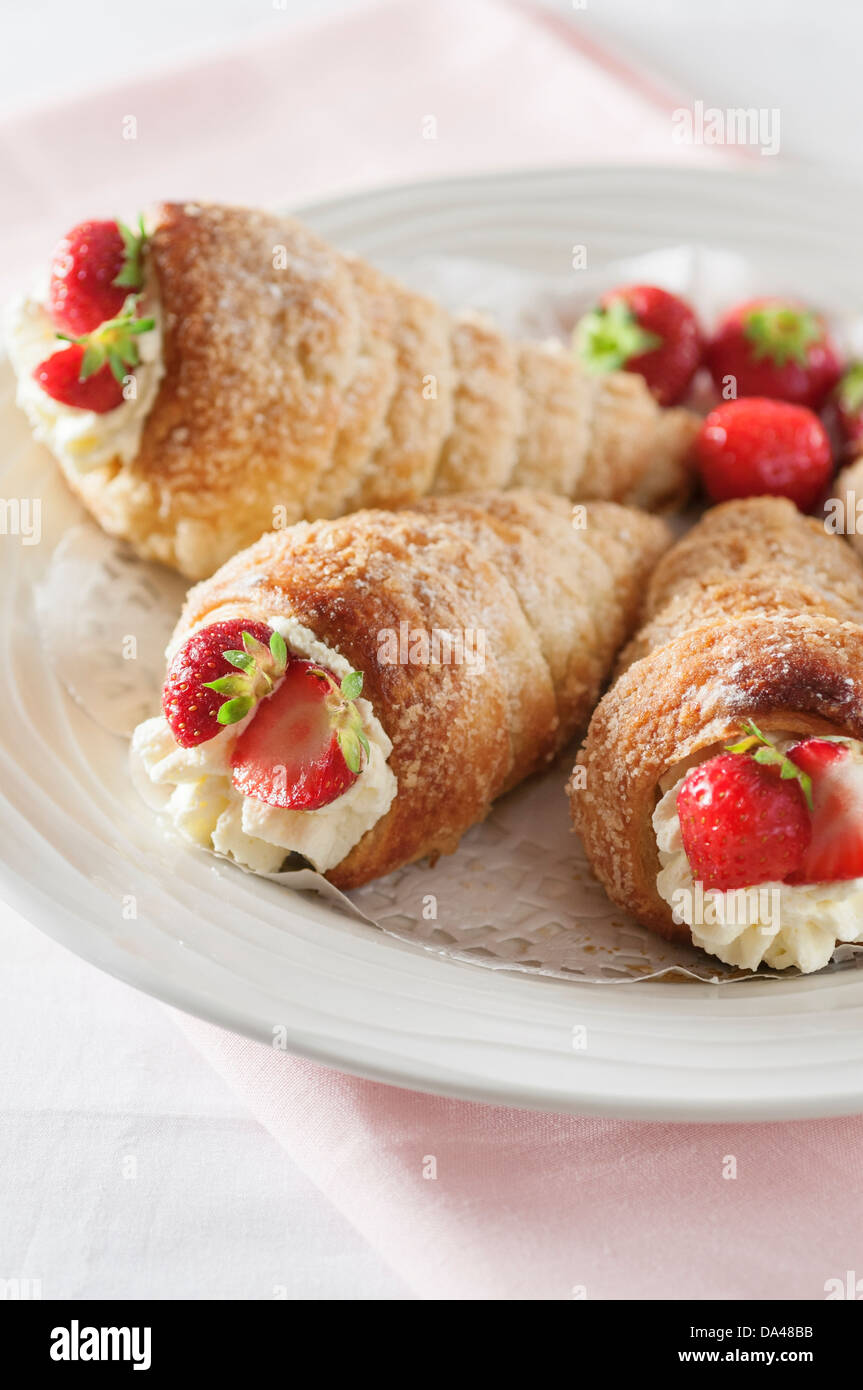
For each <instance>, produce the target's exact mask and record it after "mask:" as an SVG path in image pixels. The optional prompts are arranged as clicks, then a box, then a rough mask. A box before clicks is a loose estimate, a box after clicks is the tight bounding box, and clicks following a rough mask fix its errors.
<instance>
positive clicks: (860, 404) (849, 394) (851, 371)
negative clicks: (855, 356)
mask: <svg viewBox="0 0 863 1390" xmlns="http://www.w3.org/2000/svg"><path fill="white" fill-rule="evenodd" d="M836 398H837V400H838V401H839V404H840V405H841V407H842V409H843V410H844V411H845V412H846V413H847V414H848V415H856V414H857V412H858V411H859V410H861V409H863V362H855V363H854V365H853V367H849V368H848V370H847V372H845V375H844V376H843V377H842V380H841V381H840V382H839V385H838V386H837V387H836Z"/></svg>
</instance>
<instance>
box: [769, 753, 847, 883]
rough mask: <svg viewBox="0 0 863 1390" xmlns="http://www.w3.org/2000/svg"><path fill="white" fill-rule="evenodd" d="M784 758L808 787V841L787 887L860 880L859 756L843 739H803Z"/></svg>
mask: <svg viewBox="0 0 863 1390" xmlns="http://www.w3.org/2000/svg"><path fill="white" fill-rule="evenodd" d="M788 756H789V758H791V759H792V760H793V761H794V763H795V764H796V765H797V766H798V767H799V768H802V769H803V771H804V772H805V773H806V774H807V775H808V777H809V778H810V779H811V783H812V840H811V843H810V845H809V848H808V849H807V851H806V854H805V855H804V857H803V862H802V864H801V866H800V868H799V871H798V872H796V873H795V874H793V875H791V876H790V877H789V882H791V883H833V882H836V881H838V880H841V879H849V878H863V754H861V751H860V748H859V747H858V746H857V745H855V744H853V743H851V742H850V741H846V740H841V739H838V740H834V739H829V738H807V739H804V740H803V741H802V742H801V743H797V744H795V745H794V747H793V748H789V750H788Z"/></svg>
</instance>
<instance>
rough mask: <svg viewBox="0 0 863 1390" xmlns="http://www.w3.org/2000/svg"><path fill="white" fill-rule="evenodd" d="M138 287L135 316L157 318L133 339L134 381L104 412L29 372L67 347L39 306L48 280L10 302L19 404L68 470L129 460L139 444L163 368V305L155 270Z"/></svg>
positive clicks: (9, 324)
mask: <svg viewBox="0 0 863 1390" xmlns="http://www.w3.org/2000/svg"><path fill="white" fill-rule="evenodd" d="M145 265H146V261H145ZM141 293H142V296H143V297H142V299H141V302H140V304H139V307H138V316H139V317H140V318H154V319H155V320H156V322H155V324H154V326H153V328H152V329H151V330H150V332H149V333H142V334H141V335H140V336H139V337H138V338H137V339H136V342H137V344H138V351H139V353H140V358H141V360H140V362H139V363H138V365H137V366H136V367H135V368H134V370H133V369H132V368H130V369H129V375H130V376H132V377H134V386H132V383H128V384H127V386H126V387H125V390H126V391H127V392H129V393H130V394H129V395H128V397H127V398H126V399H124V400H123V401H122V403H121V404H120V405H118V406H117V407H116V408H115V409H114V410H108V411H106V412H105V414H104V415H99V414H97V413H96V411H94V410H79V409H78V408H77V407H75V406H71V405H64V404H63V402H62V401H55V400H54V398H53V397H52V396H49V395H48V393H47V392H46V391H43V390H42V387H41V386H40V385H39V383H38V382H37V381H36V380H35V379H34V377H33V372H34V371H35V369H36V367H38V366H39V364H40V362H44V361H45V358H46V357H51V356H53V354H54V353H55V352H61V351H63V350H64V349H66V348H68V347H69V344H68V343H63V342H62V341H61V340H60V339H59V338H58V337H57V329H56V328H55V326H54V324H53V323H52V322H51V319H50V318H49V316H48V313H47V310H46V309H45V308H44V304H45V303H46V302H47V298H48V294H47V285H46V286H45V288H44V291H43V292H41V293H37V294H33V295H24V296H21V297H19V298H18V299H17V300H15V301H14V303H13V304H12V305H11V307H10V310H9V314H8V321H7V324H6V346H7V349H8V352H9V359H10V361H11V363H12V366H13V368H14V371H15V375H16V377H17V378H18V391H17V401H18V404H19V406H20V407H21V409H22V410H23V411H24V412H25V414H26V415H27V418H28V419H29V421H30V424H31V426H32V429H33V433H34V435H35V436H36V438H37V439H38V440H39V441H40V442H41V443H42V444H46V445H47V446H48V448H49V449H50V450H51V452H52V454H54V456H55V458H56V459H57V460H58V461H59V462H60V463H61V464H62V465H63V467H64V468H65V469H67V470H68V471H69V472H70V473H72V474H82V473H88V472H89V471H90V470H91V469H93V468H99V467H101V465H102V464H105V463H110V462H111V460H112V459H119V460H120V462H121V463H129V462H130V461H131V460H132V459H133V458H134V457H135V455H136V454H137V452H138V449H139V447H140V444H141V434H142V433H143V429H144V421H145V420H146V418H147V416H148V415H149V413H150V410H151V409H152V407H153V403H154V401H155V399H156V393H157V392H158V389H159V383H160V381H161V380H162V377H163V375H164V371H165V364H164V356H163V348H162V341H163V331H162V324H163V316H162V307H161V304H160V302H159V295H158V289H157V285H156V279H155V276H154V275H153V274H152V272H150V271H149V270H147V271H146V272H145V277H144V285H143V289H142V291H141ZM132 390H133V391H134V394H131V392H132Z"/></svg>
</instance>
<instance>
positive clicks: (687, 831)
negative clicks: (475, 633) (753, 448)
mask: <svg viewBox="0 0 863 1390" xmlns="http://www.w3.org/2000/svg"><path fill="white" fill-rule="evenodd" d="M861 617H863V566H861V565H860V564H859V562H858V561H857V560H856V559H855V557H854V556H853V555H852V554H851V553H850V552H849V550H848V549H847V547H846V546H844V545H843V544H842V542H841V541H839V540H837V539H835V538H834V537H831V536H829V535H827V534H826V533H825V531H824V529H823V526H822V525H821V524H820V523H819V522H816V521H813V520H812V519H810V518H806V517H803V516H801V515H800V514H799V513H798V512H797V510H796V509H795V507H794V506H793V505H792V504H791V503H790V502H787V501H785V500H783V499H778V498H755V499H749V500H747V501H739V502H728V503H725V504H724V505H723V506H720V507H717V508H715V509H713V510H712V511H709V512H708V513H707V514H706V515H705V516H704V518H703V519H702V521H701V522H700V523H699V524H698V525H697V526H696V527H695V528H694V529H693V530H692V531H691V532H690V533H689V534H688V535H687V536H686V537H685V538H684V539H683V540H682V541H680V542H679V543H678V544H677V545H676V546H674V547H673V548H672V549H671V550H669V551H668V552H667V553H666V555H665V556H664V558H663V559H662V560H660V562H659V564H658V566H657V568H656V572H655V574H654V576H653V578H652V580H651V582H650V585H649V587H648V593H647V621H646V623H645V625H644V626H643V628H642V630H641V632H640V633H639V634H638V635H637V636H636V637H635V639H634V640H633V642H632V643H630V646H629V648H628V649H627V651H626V653H625V654H624V657H623V658H622V660H621V663H620V669H621V671H622V674H620V676H619V678H618V679H617V680H616V681H615V683H614V684H613V685H612V687H611V688H610V690H609V691H608V692H607V694H606V695H605V696H604V698H603V699H602V700H601V701H600V704H599V706H598V707H597V709H596V711H595V713H594V715H593V718H592V720H591V723H590V728H589V731H588V734H587V738H586V740H585V744H584V747H583V749H582V752H581V753H580V755H579V759H578V763H577V765H576V769H575V771H574V774H573V778H572V779H571V782H570V786H569V794H570V804H571V809H572V816H573V822H574V824H575V827H576V829H577V830H578V832H579V834H580V835H581V837H582V839H583V841H584V844H585V848H586V850H587V854H588V858H589V860H590V863H591V865H592V867H593V870H594V872H595V873H596V875H597V877H598V878H599V879H600V881H601V882H602V883H603V885H604V886H605V888H606V890H607V892H608V894H609V896H610V897H611V898H612V899H613V901H614V902H616V903H619V904H620V906H621V907H624V908H626V909H627V910H628V911H630V912H632V913H633V914H634V915H635V916H636V917H637V919H638V920H639V922H641V923H642V924H643V925H645V926H648V927H651V928H652V929H653V930H655V931H657V932H659V933H661V934H662V935H663V936H666V937H669V938H671V939H676V940H680V941H690V940H693V941H695V943H696V944H697V945H700V946H702V947H704V949H706V950H708V951H711V952H713V953H714V954H716V955H718V956H719V957H720V958H721V959H723V960H725V961H727V962H729V963H730V964H733V965H739V966H748V967H754V966H757V965H758V964H759V963H760V962H761V961H762V960H763V961H765V962H766V963H767V964H770V965H772V966H774V967H776V968H783V967H785V966H788V965H797V966H799V968H801V969H803V970H810V969H817V968H819V967H820V966H822V965H824V964H825V963H826V961H827V960H828V959H829V958H830V956H831V954H832V953H833V949H834V947H835V945H836V943H837V941H856V940H861V939H863V866H861V865H858V863H857V857H856V856H857V853H858V850H857V846H856V837H857V831H856V826H857V824H858V823H859V824H860V826H861V829H863V819H861V817H860V815H858V814H857V812H855V814H854V816H853V817H850V818H849V819H848V823H847V824H846V823H845V819H844V812H843V813H842V815H841V816H839V817H838V818H837V819H835V820H834V821H833V822H832V823H830V824H828V819H829V817H828V810H829V812H830V814H831V815H832V814H833V813H834V812H835V810H836V805H837V804H838V803H839V801H842V800H843V798H844V804H847V805H848V806H851V805H856V801H855V800H854V798H855V797H856V794H857V793H856V788H857V761H858V755H859V751H860V750H859V749H858V748H857V741H859V740H863V627H861V626H860V622H861ZM749 721H752V723H753V724H754V727H755V729H756V730H757V731H758V732H759V733H760V734H763V735H764V736H765V739H766V742H764V741H762V740H761V739H760V738H756V737H754V735H752V729H751V728H750V727H749ZM748 735H750V736H752V742H751V746H750V747H749V748H747V749H745V750H744V751H743V752H742V753H734V754H731V755H729V756H730V757H731V759H732V763H733V766H731V767H730V769H729V767H727V766H723V767H722V768H720V767H719V766H718V764H717V763H713V764H711V767H710V769H709V772H708V777H707V778H704V777H703V776H702V777H700V778H699V779H696V780H694V781H692V782H690V784H689V789H688V793H687V795H688V799H687V800H686V802H685V814H684V811H683V810H682V803H680V800H679V798H680V796H681V789H682V787H683V784H684V780H685V778H686V774H687V773H688V772H690V770H691V769H693V768H696V767H700V768H701V770H702V773H703V770H704V768H706V767H707V766H708V763H709V762H710V760H711V759H716V758H718V757H719V755H721V754H723V752H724V750H726V748H727V747H728V746H729V745H731V744H735V745H736V744H737V743H738V742H739V741H741V740H745V739H746V738H747V736H748ZM814 735H820V736H822V740H823V737H824V736H829V737H831V738H832V737H834V736H842V737H844V738H847V739H848V740H850V741H851V742H850V743H847V744H846V743H843V744H841V745H836V744H833V745H830V744H827V745H824V744H823V742H822V740H819V743H818V746H817V747H814V748H813V747H812V746H810V747H808V748H807V749H806V750H805V751H804V752H803V753H800V752H796V751H795V749H796V748H797V745H798V744H799V743H800V741H801V740H805V739H806V738H807V737H811V736H814ZM771 745H773V747H772V748H771ZM825 747H826V750H827V751H826V753H825ZM831 747H832V750H833V751H831ZM759 749H760V750H762V752H761V754H760V758H761V759H764V758H765V757H766V760H767V762H768V763H770V764H771V766H770V767H765V766H764V765H760V766H759V767H758V768H756V771H755V772H754V773H753V769H752V767H751V766H750V765H749V764H750V761H753V762H754V761H756V760H755V759H754V758H753V754H754V753H755V752H756V751H758V750H759ZM837 749H839V750H840V751H839V752H836V751H835V750H837ZM764 750H767V751H766V752H765V751H764ZM789 750H790V753H789ZM789 756H790V759H791V761H792V763H794V759H795V758H799V760H800V765H801V767H802V768H803V769H804V770H805V768H807V767H809V768H810V770H813V769H814V770H813V775H812V777H811V786H810V787H809V791H808V793H806V795H814V801H813V803H812V804H811V805H808V804H807V805H806V806H805V811H804V812H802V813H801V811H800V804H799V796H803V795H804V792H803V791H802V790H801V788H802V787H803V785H804V784H803V783H799V778H798V775H797V774H798V772H799V770H800V769H799V768H798V767H797V764H796V763H794V766H793V767H792V768H791V769H790V770H788V769H787V768H785V764H784V762H783V761H782V760H783V759H784V758H786V757H789ZM822 757H823V758H825V759H826V760H827V762H830V764H831V769H832V770H831V771H830V777H831V778H839V781H836V782H835V785H834V783H833V782H830V796H831V797H832V798H833V800H832V801H830V798H828V796H827V791H826V790H825V788H827V786H828V781H829V779H828V777H827V774H826V773H825V772H824V771H823V769H822V767H821V763H820V761H819V759H820V758H822ZM834 759H835V760H836V762H837V765H838V768H839V770H838V771H837V770H836V769H834V768H833V766H832V764H833V760H834ZM735 760H737V761H735ZM807 760H808V761H807ZM742 762H745V763H746V767H745V768H744V769H741V763H742ZM702 765H703V767H702ZM779 767H782V768H783V770H784V778H779V775H778V769H779ZM825 767H826V763H825ZM773 775H775V776H776V778H777V779H778V781H777V785H778V782H781V783H782V788H781V791H780V793H778V795H779V796H781V797H782V798H787V797H792V790H793V792H794V794H795V795H798V793H799V795H798V802H797V804H795V805H792V806H791V814H792V815H793V816H796V817H797V821H799V825H798V828H797V831H796V832H795V833H796V834H798V838H799V847H798V842H797V841H794V845H795V848H794V855H795V856H796V857H795V858H794V862H793V867H792V868H791V869H789V870H788V871H787V872H786V873H785V874H784V875H783V877H782V878H781V879H780V880H774V879H772V878H766V879H765V878H764V877H763V875H762V876H760V877H759V876H758V875H756V876H755V877H754V878H753V879H752V881H751V882H747V881H746V880H745V879H744V882H742V883H736V884H734V886H736V888H737V889H738V890H741V891H744V892H746V891H747V890H754V889H756V888H758V889H759V890H762V891H763V893H764V894H767V893H768V889H769V891H770V893H771V894H773V897H772V898H771V899H770V901H769V902H768V899H767V897H765V898H764V899H763V901H762V900H761V899H759V903H755V900H754V899H750V901H749V902H748V903H746V902H737V903H736V904H735V903H734V902H733V901H732V900H731V886H729V885H732V884H733V880H734V874H735V873H736V872H737V868H736V864H737V860H736V858H735V856H736V855H737V853H738V850H739V849H740V847H741V845H742V846H743V847H744V850H745V854H744V861H745V855H748V854H750V852H752V853H755V852H760V847H761V844H762V842H763V843H764V844H765V845H768V838H767V837H768V830H769V833H770V834H771V835H772V834H773V830H772V829H771V828H770V826H771V824H772V823H771V822H770V821H769V817H770V815H771V814H772V809H771V810H770V811H769V812H765V813H764V814H762V813H761V811H759V812H758V815H757V816H755V813H754V811H753V812H752V818H751V819H752V823H750V822H749V821H747V820H746V814H747V806H752V807H754V806H755V805H756V804H757V805H759V806H760V802H756V798H755V796H754V795H753V794H752V793H751V792H749V791H747V790H746V786H745V784H746V782H747V779H749V780H751V779H752V778H753V777H754V778H755V779H756V781H757V782H758V786H757V787H756V792H757V794H758V795H759V796H760V794H761V787H760V783H761V782H762V781H763V779H764V778H765V777H768V778H769V777H771V776H773ZM711 777H712V778H713V781H712V782H711V780H710V779H711ZM723 778H726V779H727V780H726V781H723V780H722V779H723ZM788 778H790V781H791V783H792V784H793V786H792V788H789V787H788V786H787V785H786V781H785V779H788ZM843 779H844V780H843ZM738 782H739V783H740V784H741V787H742V788H743V789H742V790H741V789H740V788H739V787H738ZM798 783H799V785H798ZM705 788H707V790H705ZM860 789H861V791H863V782H861V788H860ZM774 793H775V787H774V785H773V783H772V782H768V784H767V787H766V791H765V795H767V796H768V797H770V796H774ZM696 794H697V796H698V797H700V798H701V800H697V801H696V800H693V798H694V797H695V796H696ZM738 795H739V796H740V798H741V802H740V806H738V805H737V802H736V801H735V797H737V796H738ZM747 796H749V797H750V800H749V802H747ZM705 798H706V799H705ZM819 798H820V799H819ZM792 800H793V797H792ZM828 802H829V806H828ZM693 806H696V807H700V808H701V810H700V811H696V812H693V811H692V807H693ZM717 807H718V809H717ZM740 807H742V808H743V809H742V810H741V809H740ZM782 809H783V808H782V807H780V810H782ZM858 810H859V811H860V812H863V805H861V806H860V807H859V808H858ZM776 814H777V817H778V816H779V811H777V813H776ZM681 815H683V820H681ZM724 816H727V817H728V820H727V821H723V819H722V818H723V817H724ZM734 816H737V817H738V820H737V821H734V819H733V817H734ZM765 816H766V817H767V819H765ZM687 817H691V819H690V820H689V821H687ZM699 817H700V819H699ZM807 817H808V819H807ZM729 825H734V826H735V827H736V828H735V832H734V834H732V833H731V831H730V830H729V828H728V827H729ZM690 827H694V828H690ZM822 830H823V834H822ZM783 834H785V829H783ZM831 834H832V845H833V849H834V850H836V851H837V854H838V855H839V857H840V858H841V859H842V863H841V864H840V863H839V862H838V858H837V855H835V854H832V851H831V855H824V854H821V853H820V849H821V848H823V845H822V841H823V842H824V843H827V842H828V841H829V840H830V836H831ZM687 836H688V838H687ZM699 837H701V838H699ZM852 842H853V843H852ZM772 843H773V841H772V840H771V841H770V842H769V844H770V845H772ZM789 843H790V840H789V837H788V835H786V838H785V840H784V841H783V844H784V847H785V848H784V850H783V852H786V851H787V852H788V853H789V854H790V853H791V850H790V849H789V848H788V846H789ZM768 849H769V845H768ZM816 849H818V850H819V854H817V855H816ZM771 853H772V851H771ZM696 854H697V856H698V857H697V860H696ZM831 856H832V857H831ZM768 861H769V855H768V856H767V857H765V859H764V863H765V864H767V863H768ZM696 862H697V863H698V864H702V863H709V864H710V874H709V877H708V878H706V877H705V876H704V875H703V874H702V875H701V877H699V875H698V874H697V873H696V871H695V869H694V868H693V865H694V864H695V863H696ZM780 862H782V863H783V865H784V863H785V861H784V860H781V861H780ZM789 862H791V861H790V860H789ZM826 864H830V865H832V868H830V869H829V871H828V870H827V869H825V868H823V866H824V865H826ZM816 865H821V866H822V867H821V868H820V869H819V868H818V867H816ZM858 867H859V868H860V873H859V874H858V873H857V868H858ZM765 871H766V870H765ZM741 872H742V873H744V874H745V872H746V869H745V863H744V866H743V867H742V869H741ZM819 873H823V874H825V875H826V877H819ZM723 874H724V877H723ZM705 884H706V886H707V889H709V890H713V887H714V885H718V886H717V887H716V888H715V891H716V892H717V893H718V894H720V897H718V898H717V899H716V900H715V901H710V902H708V904H707V906H708V908H709V910H710V911H709V913H707V916H710V914H713V917H714V920H705V918H704V915H702V917H701V918H698V917H695V918H694V919H693V914H694V913H695V912H696V909H698V894H697V890H698V887H699V885H701V891H702V899H703V897H704V891H705ZM708 896H709V894H708ZM768 896H769V895H768ZM765 903H767V906H766V907H765ZM759 904H760V905H759ZM701 907H702V910H704V902H702V904H701ZM735 907H736V908H737V909H738V915H737V917H736V918H735V916H734V913H733V912H732V911H731V909H732V908H735ZM768 909H770V910H772V916H771V915H770V911H769V910H768ZM723 912H724V913H725V917H726V919H727V920H724V921H722V920H715V919H716V918H717V917H719V916H721V914H722V913H723Z"/></svg>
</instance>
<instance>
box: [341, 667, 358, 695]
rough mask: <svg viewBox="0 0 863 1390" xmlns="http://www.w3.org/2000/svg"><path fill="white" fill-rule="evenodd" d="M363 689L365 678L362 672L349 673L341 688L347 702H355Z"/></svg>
mask: <svg viewBox="0 0 863 1390" xmlns="http://www.w3.org/2000/svg"><path fill="white" fill-rule="evenodd" d="M362 688H363V677H362V672H361V671H349V672H348V674H347V675H346V676H345V677H344V679H343V680H342V683H341V685H340V686H339V689H340V690H341V692H342V694H343V695H344V697H345V699H346V700H355V699H356V698H357V696H358V695H359V694H360V692H361V690H362Z"/></svg>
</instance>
